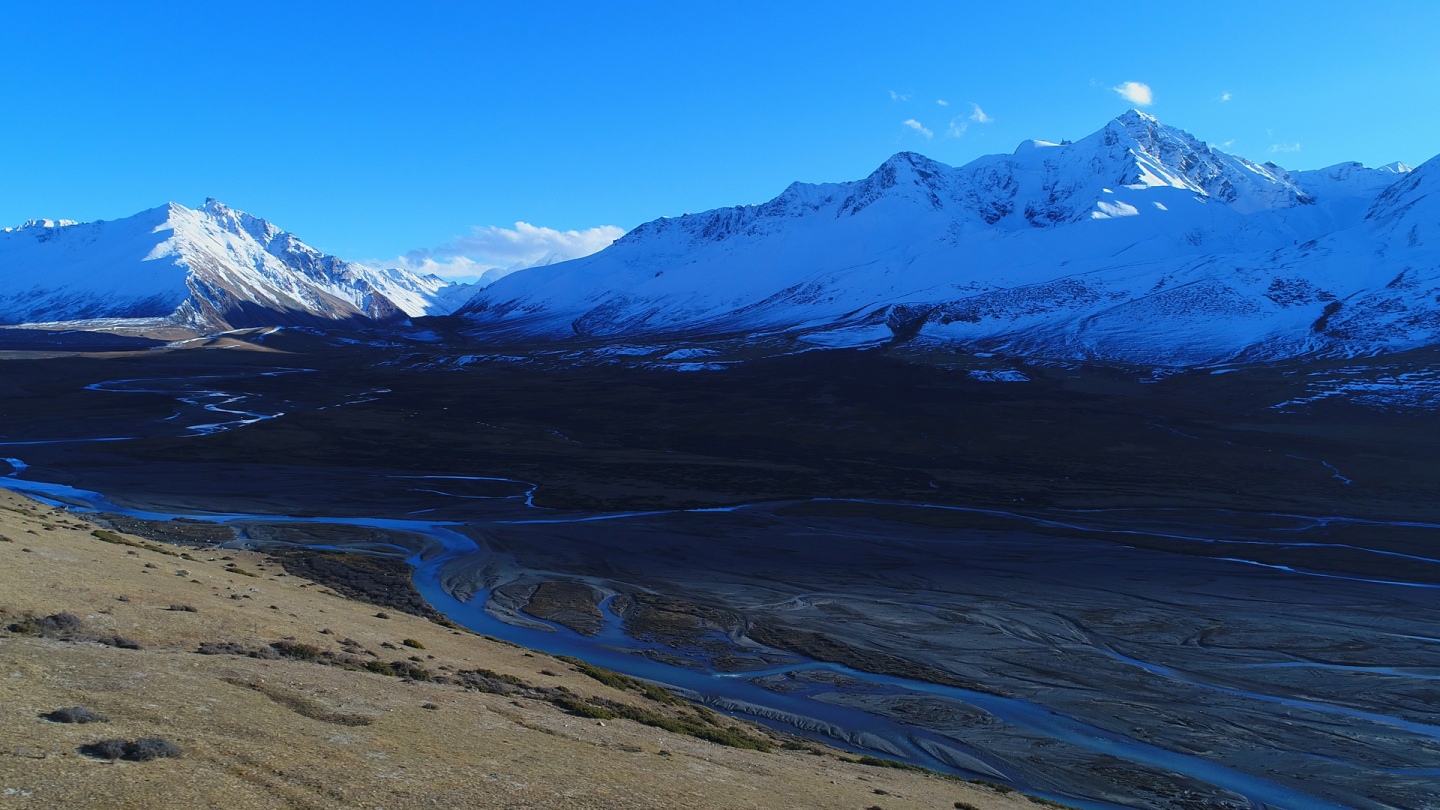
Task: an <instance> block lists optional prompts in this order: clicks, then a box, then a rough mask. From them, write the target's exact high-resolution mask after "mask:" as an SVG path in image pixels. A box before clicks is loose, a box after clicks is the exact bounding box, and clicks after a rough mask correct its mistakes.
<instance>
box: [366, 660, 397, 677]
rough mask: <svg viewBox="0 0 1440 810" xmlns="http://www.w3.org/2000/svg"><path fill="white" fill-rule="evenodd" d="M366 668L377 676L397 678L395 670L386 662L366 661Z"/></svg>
mask: <svg viewBox="0 0 1440 810" xmlns="http://www.w3.org/2000/svg"><path fill="white" fill-rule="evenodd" d="M365 668H366V669H368V670H370V671H371V672H373V673H375V674H376V675H386V676H389V677H391V678H393V677H395V669H394V668H393V667H391V666H390V665H389V664H387V663H385V662H384V661H366V662H365Z"/></svg>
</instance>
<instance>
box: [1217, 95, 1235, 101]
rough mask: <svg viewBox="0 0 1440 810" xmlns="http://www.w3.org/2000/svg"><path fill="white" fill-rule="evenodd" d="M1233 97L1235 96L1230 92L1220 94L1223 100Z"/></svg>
mask: <svg viewBox="0 0 1440 810" xmlns="http://www.w3.org/2000/svg"><path fill="white" fill-rule="evenodd" d="M1232 98H1234V96H1232V95H1230V94H1229V93H1221V94H1220V100H1221V101H1229V100H1230V99H1232Z"/></svg>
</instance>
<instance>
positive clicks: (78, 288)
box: [0, 199, 459, 329]
mask: <svg viewBox="0 0 1440 810" xmlns="http://www.w3.org/2000/svg"><path fill="white" fill-rule="evenodd" d="M458 287H459V285H453V284H450V283H447V282H445V281H443V280H442V279H440V278H437V277H435V276H420V275H417V274H415V273H411V272H409V271H406V270H400V269H376V268H372V267H366V266H364V265H360V264H356V263H354V262H347V261H344V260H341V259H338V258H336V257H334V256H329V255H326V254H323V253H321V252H320V251H318V250H315V249H314V248H311V247H309V246H308V245H306V244H305V243H303V242H301V241H300V240H299V239H298V238H297V237H295V235H294V234H291V233H287V232H285V231H282V230H280V229H279V228H277V227H275V226H274V225H272V224H270V223H269V222H266V221H265V220H263V219H260V218H258V217H253V216H251V215H249V214H246V213H244V212H242V211H236V210H234V209H231V208H229V207H227V206H225V205H224V204H222V203H220V202H219V201H217V200H213V199H211V200H206V202H205V204H204V205H202V206H200V207H199V208H197V209H189V208H186V207H184V206H182V205H177V204H175V203H170V204H168V205H163V206H161V207H159V208H153V209H151V210H149V211H142V212H141V213H139V214H136V215H134V216H132V217H128V218H126V219H121V220H116V221H113V222H104V221H101V222H90V223H75V222H68V221H63V220H62V221H59V222H54V221H49V220H36V221H32V222H28V223H26V224H25V225H22V226H21V227H19V228H14V229H4V230H0V323H34V322H44V321H61V320H80V319H88V318H102V317H103V318H169V319H173V320H175V321H177V322H181V323H185V324H189V325H193V326H197V327H200V328H206V329H214V328H222V329H224V328H238V327H244V326H268V325H276V324H282V325H289V324H326V323H337V322H340V323H366V322H371V321H390V320H397V319H403V318H406V317H409V316H417V315H432V314H446V313H448V312H449V311H450V310H452V309H453V308H454V304H455V303H456V298H457V295H456V293H457V289H458Z"/></svg>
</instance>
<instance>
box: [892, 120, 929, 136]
mask: <svg viewBox="0 0 1440 810" xmlns="http://www.w3.org/2000/svg"><path fill="white" fill-rule="evenodd" d="M900 123H901V125H902V126H907V127H909V128H911V129H913V130H915V131H916V132H918V133H920V134H921V135H924V136H925V137H926V138H933V137H934V136H935V133H933V132H931V131H930V130H928V129H926V128H925V125H924V124H922V123H920V122H919V121H916V120H915V119H914V118H906V119H905V120H904V121H901V122H900Z"/></svg>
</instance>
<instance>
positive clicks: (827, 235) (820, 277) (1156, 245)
mask: <svg viewBox="0 0 1440 810" xmlns="http://www.w3.org/2000/svg"><path fill="white" fill-rule="evenodd" d="M1437 175H1440V160H1432V161H1430V162H1428V163H1426V164H1425V165H1423V166H1421V167H1420V168H1418V169H1416V170H1414V171H1412V170H1411V169H1410V167H1408V166H1405V165H1403V164H1398V163H1397V164H1391V165H1389V166H1385V167H1382V168H1378V169H1372V168H1366V167H1364V166H1362V165H1360V164H1340V165H1338V166H1332V167H1329V168H1326V169H1320V170H1316V171H1287V170H1285V169H1283V168H1281V167H1279V166H1277V165H1275V164H1273V163H1266V164H1256V163H1252V162H1250V161H1248V160H1245V159H1243V158H1239V157H1235V156H1232V155H1228V154H1226V153H1224V152H1222V151H1220V150H1218V149H1215V148H1213V147H1210V146H1208V145H1207V144H1205V143H1204V142H1202V141H1200V140H1198V139H1196V138H1194V137H1193V136H1191V135H1189V134H1188V133H1185V132H1183V131H1181V130H1179V129H1176V128H1174V127H1170V126H1166V125H1165V124H1162V123H1161V122H1159V121H1157V120H1156V119H1155V118H1153V117H1152V116H1149V115H1146V114H1144V113H1141V112H1138V111H1131V112H1128V113H1126V114H1124V115H1122V116H1120V117H1119V118H1116V119H1115V120H1113V121H1111V122H1109V123H1108V124H1106V125H1105V126H1104V127H1103V128H1102V129H1100V130H1099V131H1098V132H1096V133H1094V134H1092V135H1090V136H1088V137H1086V138H1083V139H1081V140H1079V141H1075V142H1073V143H1069V142H1067V143H1059V144H1056V143H1048V142H1044V141H1026V142H1025V143H1023V144H1021V145H1020V147H1019V148H1018V149H1017V150H1016V151H1015V152H1014V153H1013V154H1010V155H992V156H987V157H982V158H979V159H977V160H975V161H973V162H971V163H969V164H967V165H965V166H961V167H958V168H956V167H950V166H946V165H944V164H941V163H937V162H935V161H932V160H930V159H928V158H925V157H924V156H922V155H918V154H914V153H910V152H903V153H900V154H898V155H895V156H894V157H892V158H890V159H889V160H887V161H886V162H885V163H884V164H883V165H882V166H880V167H879V168H878V169H876V170H875V172H873V173H872V174H871V175H870V176H869V177H866V178H864V179H863V180H859V181H855V182H850V183H830V184H819V185H810V184H803V183H795V184H793V185H791V186H790V187H789V188H787V189H786V190H785V191H784V192H783V193H781V194H780V196H778V197H776V198H775V199H773V200H771V201H770V202H768V203H765V204H763V205H753V206H740V207H735V208H724V209H717V210H714V211H707V212H704V213H700V214H687V215H685V216H681V217H674V218H663V219H659V220H656V221H654V222H650V223H646V224H644V225H641V226H640V227H638V228H636V229H635V230H633V231H631V232H630V233H629V234H627V235H626V236H625V237H623V238H622V239H620V240H619V241H618V242H616V244H614V245H613V246H611V247H610V248H608V249H606V250H604V251H601V252H600V253H597V254H595V255H593V256H589V257H586V258H583V259H578V260H575V261H570V262H563V263H559V264H554V265H550V266H546V267H536V268H531V269H527V270H523V271H521V272H518V273H515V274H513V275H511V276H508V277H506V278H504V279H501V280H500V281H498V282H497V283H495V284H494V285H492V286H490V287H488V288H486V289H484V290H481V291H479V292H477V293H476V294H475V295H474V297H473V298H472V299H471V300H470V301H469V302H468V303H467V304H466V305H465V306H464V307H463V308H462V309H461V310H460V311H461V312H462V313H463V314H465V315H466V316H467V317H468V318H470V319H471V320H472V321H473V322H474V323H475V324H476V326H477V327H479V328H480V330H481V331H482V332H491V333H494V334H507V335H523V336H530V337H547V338H559V337H567V336H573V335H576V334H579V335H585V336H617V337H619V336H624V337H627V338H629V337H639V336H647V335H655V336H658V335H672V336H678V335H686V334H721V333H723V334H734V333H775V332H790V333H793V334H795V335H796V336H798V337H799V338H800V339H802V340H806V341H809V342H812V343H815V344H819V345H831V346H848V345H865V344H870V343H878V342H884V341H892V340H912V341H919V342H931V343H936V344H944V345H951V346H957V347H971V348H974V349H976V350H988V351H1008V352H1014V353H1023V354H1028V355H1033V356H1048V357H1056V358H1068V359H1101V360H1112V361H1121V362H1139V363H1151V364H1164V365H1193V364H1206V363H1216V362H1225V361H1233V360H1245V359H1267V358H1278V357H1290V356H1297V355H1304V354H1310V353H1321V354H1363V353H1371V352H1377V351H1385V350H1393V349H1400V348H1408V347H1412V346H1417V345H1425V344H1430V343H1435V342H1440V299H1437V296H1440V239H1437V237H1440V233H1436V231H1437V229H1440V195H1435V194H1430V193H1429V191H1430V190H1431V189H1432V188H1434V187H1435V186H1436V184H1437V183H1440V180H1437V177H1436V176H1437Z"/></svg>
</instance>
